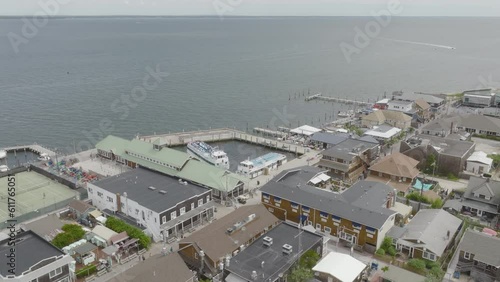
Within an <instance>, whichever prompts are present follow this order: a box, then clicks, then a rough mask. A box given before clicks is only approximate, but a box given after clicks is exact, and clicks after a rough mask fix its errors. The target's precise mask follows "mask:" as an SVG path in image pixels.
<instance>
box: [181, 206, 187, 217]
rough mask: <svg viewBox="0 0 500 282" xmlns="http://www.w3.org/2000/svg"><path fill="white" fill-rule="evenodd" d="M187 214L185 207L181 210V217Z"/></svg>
mask: <svg viewBox="0 0 500 282" xmlns="http://www.w3.org/2000/svg"><path fill="white" fill-rule="evenodd" d="M185 213H186V208H185V207H182V208H181V210H180V215H183V214H185Z"/></svg>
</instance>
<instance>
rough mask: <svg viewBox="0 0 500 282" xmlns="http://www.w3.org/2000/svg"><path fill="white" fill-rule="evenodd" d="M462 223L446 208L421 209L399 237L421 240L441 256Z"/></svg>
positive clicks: (426, 246)
mask: <svg viewBox="0 0 500 282" xmlns="http://www.w3.org/2000/svg"><path fill="white" fill-rule="evenodd" d="M461 223H462V220H460V219H459V218H457V217H455V216H453V215H451V214H450V213H448V212H447V211H444V210H437V209H426V210H420V211H419V212H418V213H417V214H416V215H415V217H413V219H412V220H411V221H410V223H408V224H407V225H406V226H405V227H404V228H405V229H406V232H405V233H404V235H403V236H402V237H399V239H403V240H419V241H420V242H421V244H423V245H424V246H425V248H427V249H429V250H430V251H432V252H433V253H435V254H436V255H438V256H441V255H442V254H443V252H444V250H445V249H446V246H448V244H449V243H450V241H451V239H452V238H453V235H454V234H455V232H456V231H457V230H458V228H459V227H460V224H461ZM448 231H449V232H450V236H449V237H448V236H447V233H448Z"/></svg>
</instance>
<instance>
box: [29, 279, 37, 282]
mask: <svg viewBox="0 0 500 282" xmlns="http://www.w3.org/2000/svg"><path fill="white" fill-rule="evenodd" d="M30 282H38V278H35V279H33V280H31V281H30Z"/></svg>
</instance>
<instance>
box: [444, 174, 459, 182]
mask: <svg viewBox="0 0 500 282" xmlns="http://www.w3.org/2000/svg"><path fill="white" fill-rule="evenodd" d="M446 177H447V178H448V180H452V181H458V177H457V176H456V175H455V174H453V173H451V172H450V173H448V175H446Z"/></svg>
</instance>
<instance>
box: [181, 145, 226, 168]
mask: <svg viewBox="0 0 500 282" xmlns="http://www.w3.org/2000/svg"><path fill="white" fill-rule="evenodd" d="M187 152H188V153H189V154H191V155H193V156H194V157H197V158H201V159H202V160H204V161H206V162H208V163H210V164H212V165H214V166H217V167H222V168H225V169H229V158H228V157H227V154H226V152H224V151H222V150H220V149H219V148H217V147H212V146H210V145H208V144H207V143H205V142H201V141H194V142H190V143H189V144H188V145H187Z"/></svg>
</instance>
